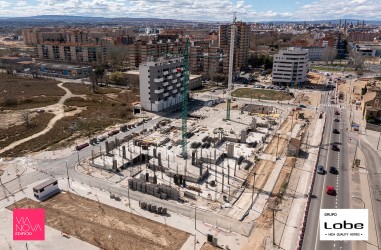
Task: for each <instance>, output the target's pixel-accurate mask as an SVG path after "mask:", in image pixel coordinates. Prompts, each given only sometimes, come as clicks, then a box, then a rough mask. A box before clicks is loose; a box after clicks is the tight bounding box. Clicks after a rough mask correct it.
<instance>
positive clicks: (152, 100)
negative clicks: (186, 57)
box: [139, 57, 184, 112]
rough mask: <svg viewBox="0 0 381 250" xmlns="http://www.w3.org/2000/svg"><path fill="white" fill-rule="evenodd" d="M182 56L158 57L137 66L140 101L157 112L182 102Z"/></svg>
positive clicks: (146, 108) (144, 107)
mask: <svg viewBox="0 0 381 250" xmlns="http://www.w3.org/2000/svg"><path fill="white" fill-rule="evenodd" d="M183 79H184V61H183V57H173V58H165V57H160V58H158V59H153V60H151V61H147V62H145V63H143V64H141V65H140V66H139V84H140V103H141V106H142V108H143V109H145V110H148V111H154V112H159V111H162V110H165V109H167V108H170V107H172V106H175V105H178V104H180V103H181V102H182V93H183V86H182V85H183V84H182V82H183Z"/></svg>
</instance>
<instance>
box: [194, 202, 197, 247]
mask: <svg viewBox="0 0 381 250" xmlns="http://www.w3.org/2000/svg"><path fill="white" fill-rule="evenodd" d="M196 211H197V206H196V204H195V205H194V249H195V250H196V244H197V242H196V232H197V228H196V226H197V225H196V224H197V221H196V216H197V214H196Z"/></svg>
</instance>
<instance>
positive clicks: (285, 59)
mask: <svg viewBox="0 0 381 250" xmlns="http://www.w3.org/2000/svg"><path fill="white" fill-rule="evenodd" d="M307 73H308V50H306V49H302V48H299V47H290V48H287V49H282V50H280V51H279V53H278V54H275V55H274V64H273V72H272V81H273V83H286V84H294V83H296V84H300V83H303V82H305V81H307Z"/></svg>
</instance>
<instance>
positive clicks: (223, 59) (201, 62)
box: [189, 42, 229, 75]
mask: <svg viewBox="0 0 381 250" xmlns="http://www.w3.org/2000/svg"><path fill="white" fill-rule="evenodd" d="M195 44H198V45H199V46H192V47H190V53H189V55H190V57H189V69H190V71H191V72H192V73H201V72H203V73H206V74H209V75H213V74H214V73H224V74H227V73H228V71H229V63H228V61H229V55H228V54H226V53H225V51H224V49H221V48H218V47H209V46H208V44H209V43H208V42H206V45H205V46H202V45H201V44H199V43H195Z"/></svg>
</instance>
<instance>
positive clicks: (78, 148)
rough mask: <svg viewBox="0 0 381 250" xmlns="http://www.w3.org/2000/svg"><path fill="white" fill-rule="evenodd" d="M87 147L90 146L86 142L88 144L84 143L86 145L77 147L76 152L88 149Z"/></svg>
mask: <svg viewBox="0 0 381 250" xmlns="http://www.w3.org/2000/svg"><path fill="white" fill-rule="evenodd" d="M87 146H89V144H88V143H87V142H86V143H84V144H81V145H77V146H75V150H77V151H79V150H81V149H84V148H86V147H87Z"/></svg>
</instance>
